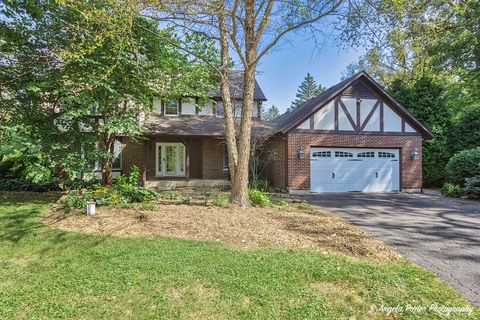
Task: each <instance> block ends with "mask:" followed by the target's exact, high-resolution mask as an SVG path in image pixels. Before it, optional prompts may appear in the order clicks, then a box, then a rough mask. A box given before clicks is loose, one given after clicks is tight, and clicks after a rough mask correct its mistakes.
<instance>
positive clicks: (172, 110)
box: [163, 100, 179, 116]
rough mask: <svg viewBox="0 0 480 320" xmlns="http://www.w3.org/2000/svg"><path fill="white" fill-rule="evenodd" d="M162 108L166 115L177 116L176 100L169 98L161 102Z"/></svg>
mask: <svg viewBox="0 0 480 320" xmlns="http://www.w3.org/2000/svg"><path fill="white" fill-rule="evenodd" d="M163 108H164V109H163V110H164V113H165V115H166V116H177V115H178V109H179V106H178V101H175V100H169V101H165V102H164V103H163Z"/></svg>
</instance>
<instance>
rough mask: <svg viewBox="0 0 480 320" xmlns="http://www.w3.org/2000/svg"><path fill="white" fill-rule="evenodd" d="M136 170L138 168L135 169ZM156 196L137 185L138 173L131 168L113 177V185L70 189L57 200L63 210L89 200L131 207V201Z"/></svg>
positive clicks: (105, 204) (83, 203) (82, 205)
mask: <svg viewBox="0 0 480 320" xmlns="http://www.w3.org/2000/svg"><path fill="white" fill-rule="evenodd" d="M137 171H138V169H137ZM156 197H157V193H156V192H155V191H153V190H150V189H147V188H142V187H139V186H138V174H137V173H135V170H134V169H132V173H131V174H130V175H129V176H128V177H120V178H117V179H115V181H114V184H113V186H111V187H103V186H98V185H96V186H94V187H90V188H87V189H81V190H78V191H76V190H74V191H70V192H69V193H68V194H67V195H65V196H63V197H62V198H61V199H60V200H59V204H60V207H61V208H62V210H63V211H66V212H68V211H71V210H72V209H75V208H77V209H80V208H83V207H84V206H85V205H86V204H87V202H88V201H89V200H94V201H95V203H96V204H97V205H98V206H112V207H129V208H130V207H132V205H131V204H132V203H137V202H140V203H142V202H146V201H150V200H153V199H155V198H156Z"/></svg>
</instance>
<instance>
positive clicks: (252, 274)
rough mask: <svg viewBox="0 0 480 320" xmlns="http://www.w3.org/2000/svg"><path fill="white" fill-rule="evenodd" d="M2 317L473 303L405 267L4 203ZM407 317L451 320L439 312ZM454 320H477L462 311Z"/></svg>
mask: <svg viewBox="0 0 480 320" xmlns="http://www.w3.org/2000/svg"><path fill="white" fill-rule="evenodd" d="M0 201H2V203H1V204H0V317H1V318H5V319H7V318H37V319H38V318H87V319H91V318H128V317H131V318H195V319H200V318H201V319H203V318H215V319H228V318H232V319H233V318H235V319H237V318H247V319H250V318H256V319H266V318H269V319H278V318H283V319H285V318H298V319H342V318H349V317H351V316H353V315H355V317H356V319H372V318H380V319H383V318H388V319H391V318H392V316H391V315H390V316H389V315H387V314H386V313H383V312H373V311H370V306H371V305H372V304H375V305H377V306H380V305H382V304H383V305H385V306H397V305H401V306H405V305H407V304H411V305H415V306H421V305H425V306H429V305H430V304H432V303H438V304H441V305H446V306H466V305H467V303H466V302H465V300H464V299H463V298H462V297H461V296H460V295H459V294H458V293H456V292H455V291H453V290H452V289H450V287H449V286H447V285H445V284H444V283H441V282H439V281H438V280H437V279H436V277H435V276H434V275H433V274H432V273H429V272H426V271H424V270H423V269H420V268H419V267H417V266H415V265H413V264H411V263H409V262H407V261H405V260H401V261H398V262H394V263H392V262H390V263H375V262H371V261H361V260H359V259H353V258H348V257H343V256H336V255H331V254H330V255H326V254H321V253H317V252H312V251H302V250H278V249H275V250H274V249H262V250H255V251H252V250H241V249H235V248H232V247H229V246H226V245H222V244H219V243H208V242H200V241H187V240H179V239H169V238H158V239H153V240H148V239H142V238H113V237H102V236H92V235H85V234H80V233H70V232H62V231H58V230H53V229H50V228H49V227H46V226H43V225H41V224H39V223H38V217H39V215H41V214H42V212H44V210H46V209H48V207H49V204H48V203H45V202H41V201H32V200H29V201H27V200H23V201H24V202H20V201H8V200H5V199H3V200H0ZM397 316H398V317H399V318H407V319H416V318H418V319H432V318H446V317H444V316H442V315H441V314H438V313H434V312H422V313H412V312H405V313H402V314H397ZM454 317H455V319H463V318H465V319H467V318H472V319H473V318H478V317H480V312H479V310H478V309H475V311H474V313H473V314H472V315H470V316H468V315H466V314H456V315H455V316H454Z"/></svg>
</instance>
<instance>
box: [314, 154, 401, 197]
mask: <svg viewBox="0 0 480 320" xmlns="http://www.w3.org/2000/svg"><path fill="white" fill-rule="evenodd" d="M398 156H399V153H398V150H397V149H363V148H361V149H353V148H311V149H310V190H311V192H350V191H360V192H393V191H398V190H399V188H400V187H399V185H400V179H399V176H400V175H399V167H400V166H399V163H400V162H399V158H398Z"/></svg>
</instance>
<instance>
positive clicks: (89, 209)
mask: <svg viewBox="0 0 480 320" xmlns="http://www.w3.org/2000/svg"><path fill="white" fill-rule="evenodd" d="M94 214H95V201H93V200H90V201H89V202H87V216H93V215H94Z"/></svg>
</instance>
